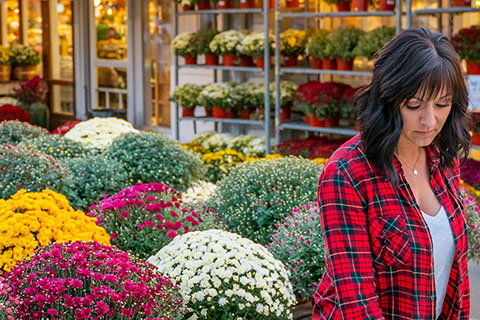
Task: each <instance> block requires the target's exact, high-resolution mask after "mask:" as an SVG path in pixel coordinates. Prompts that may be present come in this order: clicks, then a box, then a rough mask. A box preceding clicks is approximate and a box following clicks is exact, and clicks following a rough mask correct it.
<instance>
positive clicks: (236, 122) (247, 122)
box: [178, 117, 265, 126]
mask: <svg viewBox="0 0 480 320" xmlns="http://www.w3.org/2000/svg"><path fill="white" fill-rule="evenodd" d="M178 120H179V121H185V120H190V121H208V122H223V123H235V124H250V125H258V126H263V125H264V124H265V121H260V120H243V119H218V118H207V117H181V118H178Z"/></svg>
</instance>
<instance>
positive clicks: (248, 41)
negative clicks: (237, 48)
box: [241, 31, 275, 68]
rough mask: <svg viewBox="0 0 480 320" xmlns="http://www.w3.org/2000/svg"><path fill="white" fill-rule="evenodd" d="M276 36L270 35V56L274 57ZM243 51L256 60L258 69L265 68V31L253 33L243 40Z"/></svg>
mask: <svg viewBox="0 0 480 320" xmlns="http://www.w3.org/2000/svg"><path fill="white" fill-rule="evenodd" d="M274 39H275V38H274V36H273V34H271V33H269V36H268V45H269V46H270V55H273V45H274V41H275V40H274ZM241 46H242V48H243V49H242V50H243V52H244V53H245V54H246V55H249V56H251V57H253V58H255V63H256V65H257V67H258V68H265V60H264V51H265V33H264V32H263V31H259V32H252V33H250V34H249V35H248V36H246V37H245V38H244V39H243V40H242V44H241Z"/></svg>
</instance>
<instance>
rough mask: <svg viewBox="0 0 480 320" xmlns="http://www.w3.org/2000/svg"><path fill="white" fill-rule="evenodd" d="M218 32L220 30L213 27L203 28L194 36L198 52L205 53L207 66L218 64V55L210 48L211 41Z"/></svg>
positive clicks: (193, 41) (193, 39)
mask: <svg viewBox="0 0 480 320" xmlns="http://www.w3.org/2000/svg"><path fill="white" fill-rule="evenodd" d="M217 34H218V31H217V30H215V29H212V28H207V29H202V30H200V31H198V32H197V33H196V34H195V36H194V37H193V38H192V40H191V42H192V43H193V44H194V46H195V47H196V50H197V54H198V55H200V54H203V55H205V64H206V65H207V66H216V65H218V55H216V54H215V53H213V52H212V50H210V46H209V45H210V42H211V41H212V40H213V38H214V37H215V36H216V35H217Z"/></svg>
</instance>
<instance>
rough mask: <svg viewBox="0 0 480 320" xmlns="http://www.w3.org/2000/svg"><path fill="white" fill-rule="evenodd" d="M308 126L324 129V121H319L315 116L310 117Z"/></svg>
mask: <svg viewBox="0 0 480 320" xmlns="http://www.w3.org/2000/svg"><path fill="white" fill-rule="evenodd" d="M310 125H311V126H312V127H325V119H320V118H317V117H316V116H310Z"/></svg>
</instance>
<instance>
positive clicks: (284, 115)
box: [280, 106, 292, 121]
mask: <svg viewBox="0 0 480 320" xmlns="http://www.w3.org/2000/svg"><path fill="white" fill-rule="evenodd" d="M291 115H292V108H290V106H284V107H282V109H281V110H280V121H286V120H290V117H291Z"/></svg>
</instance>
